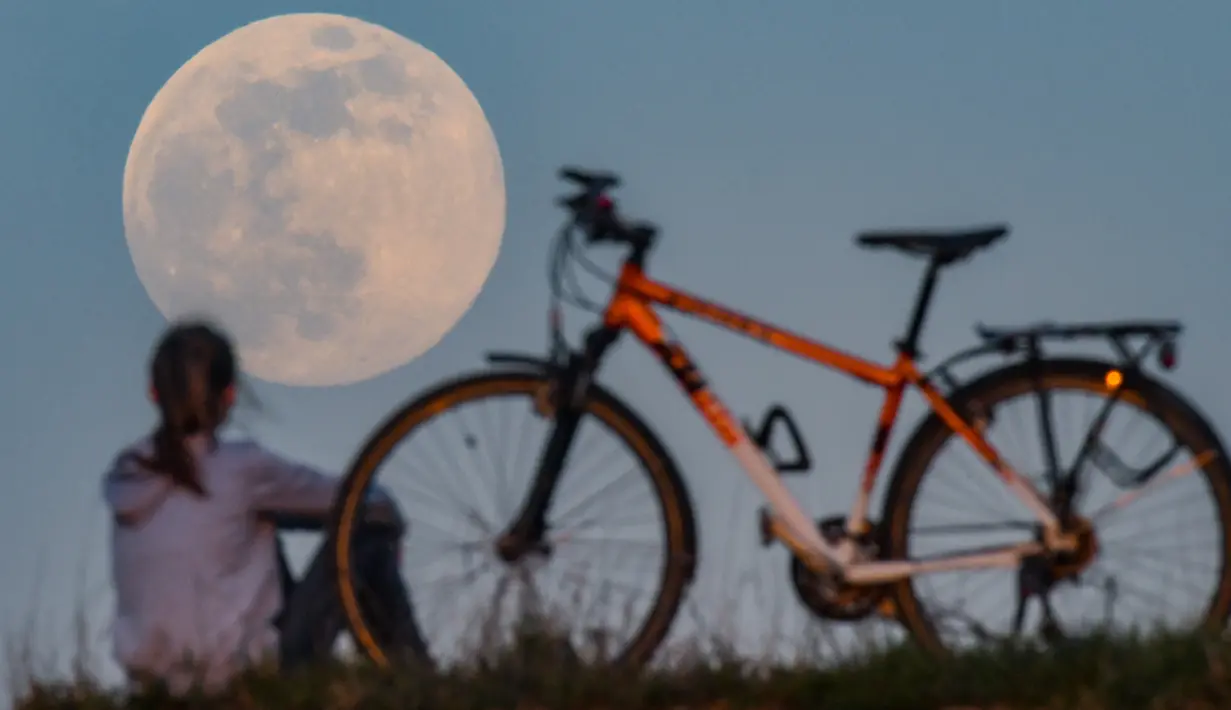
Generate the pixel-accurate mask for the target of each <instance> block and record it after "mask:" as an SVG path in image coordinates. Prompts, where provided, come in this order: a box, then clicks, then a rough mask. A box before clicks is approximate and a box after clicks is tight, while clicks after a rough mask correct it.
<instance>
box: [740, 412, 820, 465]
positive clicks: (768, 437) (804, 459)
mask: <svg viewBox="0 0 1231 710" xmlns="http://www.w3.org/2000/svg"><path fill="white" fill-rule="evenodd" d="M779 424H782V425H784V426H785V427H786V432H787V435H788V436H789V437H790V439H791V444H792V447H793V448H794V449H795V457H794V458H793V459H791V460H784V459H783V458H781V457H779V456H778V454H776V453H775V452H774V450H773V448H771V446H770V444H771V443H772V440H773V435H774V428H775V427H776V426H777V425H779ZM743 425H744V430H745V431H746V432H748V436H749V438H751V439H752V440H753V441H754V442H756V445H757V446H758V447H760V448H761V450H762V451H764V452H765V455H766V456H767V457H769V460H770V463H772V464H773V465H774V468H776V469H777V470H778V473H807V472H808V471H809V470H811V468H812V457H811V456H809V455H808V447H807V446H806V445H805V444H804V440H803V437H802V436H801V435H800V433H799V426H798V425H797V424H796V423H795V417H793V416H791V413H790V412H789V411H788V410H787V408H786V407H785V406H783V405H781V404H774V405H772V406H770V407H769V409H767V410H765V414H764V415H763V416H762V417H761V426H760V427H758V428H756V429H753V428H752V425H751V424H750V423H749V422H748V420H747V419H745V420H744V422H743Z"/></svg>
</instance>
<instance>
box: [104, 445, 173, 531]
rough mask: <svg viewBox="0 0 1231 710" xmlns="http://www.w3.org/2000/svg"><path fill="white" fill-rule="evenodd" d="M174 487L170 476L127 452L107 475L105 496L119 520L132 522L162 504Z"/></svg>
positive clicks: (105, 477) (116, 518)
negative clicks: (143, 465)
mask: <svg viewBox="0 0 1231 710" xmlns="http://www.w3.org/2000/svg"><path fill="white" fill-rule="evenodd" d="M172 487H173V486H172V484H171V479H170V478H168V477H166V476H160V475H158V474H156V473H153V472H151V471H147V470H145V469H144V468H142V467H141V466H140V465H139V464H138V462H137V459H136V457H135V456H134V455H132V454H131V453H129V452H125V453H124V454H121V455H120V456H118V457H117V458H116V460H115V461H114V462H112V465H111V468H110V469H108V471H107V473H106V475H105V476H104V477H103V486H102V489H103V499H104V500H105V501H106V502H107V506H108V507H109V508H111V513H112V515H113V516H114V517H115V521H116V522H117V523H119V524H121V525H130V524H133V523H136V522H138V521H139V520H140V519H141V517H142V516H143V515H145V513H147V512H149V511H150V510H152V509H154V508H156V507H158V505H159V504H160V503H162V501H163V499H164V498H166V496H167V494H168V493H170V492H171V489H172Z"/></svg>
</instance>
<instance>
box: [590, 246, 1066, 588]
mask: <svg viewBox="0 0 1231 710" xmlns="http://www.w3.org/2000/svg"><path fill="white" fill-rule="evenodd" d="M655 305H661V306H664V307H667V308H670V309H672V310H674V311H677V312H680V313H683V314H685V315H689V316H693V317H696V318H700V319H701V320H705V321H708V322H710V323H712V324H715V325H717V326H719V327H721V328H724V329H726V330H731V331H735V332H737V333H741V334H743V335H745V336H747V337H749V338H753V339H755V340H758V341H760V342H762V343H764V344H766V345H769V346H771V347H773V348H776V349H778V350H782V351H785V352H788V353H790V354H792V355H795V356H797V357H800V358H803V359H805V360H808V361H811V362H813V363H816V364H818V365H822V366H824V367H827V368H829V369H833V370H838V371H840V372H843V373H846V374H847V375H849V376H851V377H854V378H856V379H859V380H862V381H863V382H866V383H869V384H873V385H876V386H878V387H880V388H882V389H883V390H884V391H885V399H884V403H883V404H882V406H881V409H880V416H879V420H878V422H877V425H876V430H875V433H874V435H873V437H872V444H871V448H870V451H869V453H868V457H867V461H866V464H865V466H864V470H863V476H862V479H861V482H860V486H859V490H858V495H857V497H856V500H855V502H854V504H853V506H852V510H851V512H850V516H849V517H848V519H847V520H848V522H847V525H848V530H849V531H850V532H853V533H858V532H862V531H864V530H866V528H867V510H868V502H869V497H870V495H871V492H872V489H873V487H874V486H875V483H876V480H877V477H878V474H879V471H880V468H881V464H882V460H883V459H884V454H885V449H886V447H887V445H888V442H889V438H890V435H891V433H892V431H893V426H894V423H895V422H896V420H897V417H898V412H899V408H900V406H901V403H902V397H903V395H904V394H905V391H906V389H907V388H908V387H911V386H913V387H916V388H918V389H919V391H920V392H922V394H923V397H924V398H925V399H926V400H927V402H928V405H929V406H930V407H931V408H932V410H933V411H934V412H936V414H937V416H939V417H940V418H941V419H942V420H943V421H944V422H945V424H947V425H948V426H949V427H950V428H951V429H952V430H953V431H954V432H955V433H957V434H958V436H960V437H961V438H962V439H963V440H964V441H965V442H966V443H967V444H969V445H970V447H971V448H973V449H974V450H975V452H977V453H978V454H979V456H980V457H982V459H983V460H984V461H986V462H987V463H988V464H989V465H990V466H991V467H992V468H993V469H994V470H995V471H996V472H997V474H998V475H999V476H1000V478H1001V479H1002V480H1003V482H1004V483H1005V484H1006V485H1007V486H1008V487H1009V488H1010V490H1012V491H1013V492H1014V493H1015V494H1016V495H1017V496H1018V497H1019V498H1021V500H1022V501H1023V502H1024V503H1025V504H1026V505H1027V506H1029V508H1030V509H1031V510H1032V511H1033V512H1034V514H1035V515H1036V517H1037V518H1038V520H1039V521H1040V522H1041V523H1042V525H1043V526H1044V528H1045V529H1046V530H1047V531H1048V532H1049V533H1052V534H1054V533H1055V532H1057V531H1058V530H1059V521H1058V520H1057V519H1056V517H1055V515H1054V514H1053V513H1052V512H1051V510H1050V509H1049V507H1048V506H1047V504H1046V503H1045V502H1044V501H1043V499H1042V498H1041V497H1040V495H1039V494H1038V492H1037V491H1036V490H1035V489H1034V487H1033V486H1031V485H1030V482H1029V481H1028V480H1026V479H1025V478H1023V477H1022V476H1020V475H1019V474H1018V473H1017V472H1015V471H1014V470H1013V469H1012V468H1011V467H1009V466H1008V464H1006V463H1005V462H1004V460H1003V459H1002V458H1001V457H1000V455H999V454H998V453H997V451H996V449H995V448H993V447H992V445H991V444H990V443H989V442H988V441H987V440H986V439H985V438H984V437H983V435H982V434H981V433H980V432H979V431H977V430H976V429H975V428H973V427H972V426H971V425H970V424H968V423H967V422H966V421H965V419H964V418H963V417H962V416H961V415H960V414H958V413H957V411H955V410H954V409H953V407H952V406H951V405H950V404H949V403H948V401H946V399H945V397H944V395H942V394H941V393H940V391H939V390H937V389H936V387H935V386H933V385H932V384H931V383H930V382H929V381H928V380H927V379H926V378H925V377H924V376H923V375H922V374H921V373H920V372H919V370H918V369H917V368H916V365H915V358H914V356H913V355H912V354H911V352H909V350H907V349H899V352H898V356H897V359H896V360H895V361H894V363H893V364H892V365H891V366H888V367H886V366H883V365H879V364H876V363H874V362H871V361H868V360H865V359H863V358H860V357H858V356H855V355H851V354H849V353H845V352H842V351H841V350H838V349H836V348H833V347H830V346H828V345H825V344H823V343H820V342H817V341H815V340H812V339H809V338H806V337H804V336H802V335H799V334H796V333H793V332H791V331H788V330H786V329H783V328H780V327H778V326H774V325H771V324H769V323H766V322H764V321H762V320H759V319H757V318H753V317H751V316H748V315H744V314H742V313H738V312H736V311H734V310H732V309H729V308H726V307H725V306H721V305H718V304H716V303H713V302H711V301H707V300H705V299H702V298H699V297H697V296H694V295H691V294H689V293H686V292H684V291H682V290H680V289H677V288H675V287H673V286H669V285H666V284H664V283H661V282H659V281H655V280H652V279H650V278H648V277H647V276H646V275H645V273H644V272H643V270H642V269H641V268H640V267H639V266H637V265H635V264H631V263H626V264H625V265H624V266H623V268H622V270H621V272H620V275H619V279H618V281H617V283H616V288H615V291H614V292H613V294H612V297H611V300H610V301H609V303H608V305H607V308H606V311H605V313H604V316H603V320H604V325H605V326H607V327H608V328H612V329H616V330H628V331H631V332H632V333H633V334H634V335H636V337H637V338H638V339H639V340H640V341H641V342H642V343H644V344H645V345H646V346H647V347H649V348H650V349H651V350H653V351H654V353H655V354H656V355H657V356H658V357H659V358H660V359H661V360H662V362H663V364H664V365H665V366H666V367H667V368H668V370H670V371H671V373H672V374H673V375H674V376H675V379H676V380H677V382H678V383H679V384H680V386H681V387H682V388H683V390H684V392H685V393H686V394H687V395H688V397H689V398H690V399H691V400H692V402H693V404H694V406H695V407H696V409H697V411H698V412H700V413H701V415H702V416H703V417H704V418H705V420H706V422H708V423H709V425H710V427H711V428H712V429H713V431H714V432H715V434H717V436H718V438H719V439H720V440H721V441H722V443H723V444H724V445H725V446H726V447H727V448H728V449H730V450H731V451H732V453H733V454H734V455H735V456H736V458H737V460H738V461H739V462H740V464H741V466H742V467H743V468H744V469H745V471H746V472H747V473H748V475H749V477H750V478H751V479H752V480H753V483H755V484H756V485H757V486H758V487H759V488H760V489H761V491H762V492H763V493H764V494H765V496H766V498H767V500H768V501H769V503H770V505H771V507H772V508H773V510H774V512H775V513H776V518H775V520H774V521H773V522H775V523H776V525H777V527H778V529H779V530H780V531H781V532H782V533H783V534H782V535H780V537H782V538H783V541H784V542H786V543H787V544H788V545H789V546H791V547H792V548H793V549H795V551H796V552H797V553H800V554H801V555H803V556H804V559H805V560H809V561H810V562H811V563H812V564H815V565H816V566H818V567H828V566H830V565H832V564H837V565H838V566H839V567H842V568H846V567H847V566H848V565H850V563H851V560H852V554H853V553H852V548H851V547H850V545H849V543H844V544H841V545H838V546H834V545H831V544H829V543H827V542H826V541H825V540H824V539H823V538H822V537H821V536H820V535H819V533H818V532H817V530H816V528H815V525H814V524H813V523H812V522H811V521H810V520H809V519H808V518H807V517H806V516H805V515H804V513H803V511H802V510H800V508H799V506H798V504H797V503H796V502H795V500H794V498H793V497H792V496H791V495H790V493H789V492H788V491H787V490H786V488H785V486H783V485H782V483H781V482H780V480H779V479H778V476H777V472H776V471H775V470H774V468H773V465H772V464H771V463H770V462H769V460H768V458H767V457H766V455H765V453H764V452H763V451H761V450H760V449H759V448H758V447H757V446H756V445H755V444H754V443H753V442H752V441H751V439H750V438H749V436H748V435H747V434H746V432H745V431H744V429H743V426H742V425H741V424H740V423H739V422H738V421H737V420H736V419H735V417H734V416H732V415H731V413H730V412H729V410H728V409H727V408H726V407H725V406H724V405H723V403H722V402H721V401H720V400H719V399H718V397H717V396H716V395H715V394H714V393H713V392H712V391H711V389H710V387H709V385H708V384H707V382H706V381H705V379H704V377H702V375H701V373H700V371H699V370H698V369H697V367H696V365H695V364H694V363H693V361H692V358H691V357H690V356H689V355H688V353H687V352H686V351H685V350H684V348H683V347H682V345H681V344H680V343H678V342H676V341H674V340H669V339H668V338H667V337H666V336H665V335H664V332H663V327H662V321H661V319H660V318H659V315H658V314H657V313H656V312H655V310H654V308H653V307H654V306H655ZM1014 559H1016V556H1014ZM996 560H999V561H1004V558H1003V555H1002V556H1001V557H997V558H996ZM989 561H990V560H989V559H988V557H987V555H982V556H980V555H978V554H975V555H971V556H968V560H967V563H961V564H947V565H946V566H945V567H944V568H954V567H958V566H961V567H966V566H971V567H974V566H981V565H986V564H988V563H989ZM951 562H956V561H951ZM878 565H879V566H885V567H886V569H885V570H882V571H881V572H876V573H873V572H869V574H868V575H867V577H868V578H869V580H871V579H872V578H876V579H880V578H882V577H890V576H893V577H897V576H902V574H909V573H913V572H914V571H918V570H915V569H914V568H912V571H911V572H905V573H904V572H902V570H904V569H905V568H903V567H902V565H914V566H921V565H925V563H864V564H863V565H860V566H878ZM925 566H927V567H929V568H932V567H935V566H934V565H925ZM888 567H893V570H892V571H891V570H889V569H888ZM860 576H863V575H860ZM852 581H853V580H852Z"/></svg>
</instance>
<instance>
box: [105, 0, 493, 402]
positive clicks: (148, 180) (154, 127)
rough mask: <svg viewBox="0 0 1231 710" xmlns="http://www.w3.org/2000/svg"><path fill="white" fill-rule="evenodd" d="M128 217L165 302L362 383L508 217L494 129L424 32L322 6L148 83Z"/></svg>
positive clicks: (436, 332)
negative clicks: (404, 31)
mask: <svg viewBox="0 0 1231 710" xmlns="http://www.w3.org/2000/svg"><path fill="white" fill-rule="evenodd" d="M123 203H124V231H125V236H126V238H127V241H128V247H129V251H130V253H131V255H132V261H133V265H134V267H135V269H136V273H137V276H138V278H139V279H140V280H141V282H142V284H143V285H144V286H145V290H146V292H147V293H148V294H149V297H150V299H151V300H152V301H153V303H154V305H155V306H156V307H157V308H158V310H159V311H161V312H162V313H163V315H164V316H166V317H168V318H178V317H181V316H189V315H206V316H210V317H212V318H215V319H216V320H217V321H218V322H219V323H220V324H222V325H223V326H225V327H226V328H227V329H228V330H229V331H230V333H231V335H232V337H233V338H234V339H235V342H236V344H237V347H238V349H239V354H240V358H241V361H242V363H243V366H244V369H245V371H246V372H248V373H249V374H250V375H254V376H256V377H259V378H261V379H264V380H268V381H273V382H280V383H283V384H288V385H299V386H329V385H340V384H349V383H353V382H358V381H361V380H365V379H369V378H372V377H375V376H377V375H380V374H383V373H385V372H388V371H389V370H392V369H394V368H396V367H399V366H401V365H404V364H406V363H407V362H409V361H411V360H413V359H414V358H416V357H418V356H419V355H421V354H422V353H423V352H425V351H426V350H428V349H429V348H431V347H432V346H434V345H435V344H437V343H438V342H439V341H440V340H441V338H443V337H444V336H445V334H446V333H448V332H449V330H451V329H452V328H453V327H454V326H455V325H456V324H457V322H458V320H460V319H461V317H462V316H463V315H464V314H465V312H466V311H467V310H468V309H469V308H470V306H471V304H472V303H473V302H474V300H475V298H476V297H477V296H478V294H479V291H480V290H481V289H482V287H483V284H484V282H485V281H486V280H487V276H488V274H489V272H490V271H491V268H492V266H493V264H494V263H495V260H496V257H497V254H498V252H499V250H500V241H501V237H502V236H503V233H504V226H505V189H504V172H503V167H502V164H501V160H500V152H499V149H498V148H497V145H496V139H495V137H494V136H493V134H492V130H491V127H490V126H489V125H488V122H487V119H486V116H485V115H484V113H483V110H482V108H480V106H479V103H478V101H477V100H476V99H475V97H474V96H473V95H472V94H471V92H470V90H469V89H468V88H467V86H466V84H465V82H463V81H462V79H461V78H460V77H459V76H458V75H457V74H456V73H454V71H453V70H452V69H450V68H449V66H448V65H447V64H445V63H444V61H442V60H441V59H440V58H439V57H437V56H436V55H435V54H433V53H432V52H431V51H429V50H427V49H425V48H424V47H422V46H420V45H418V44H416V43H414V42H412V41H410V40H408V39H406V38H404V37H402V36H400V35H398V34H395V33H394V32H392V31H390V30H388V29H385V28H384V27H381V26H379V25H375V24H371V23H369V22H364V21H361V20H357V19H354V18H350V17H345V16H341V15H332V14H316V13H311V14H292V15H280V16H277V17H272V18H269V19H265V20H261V21H258V22H254V23H252V24H249V25H246V26H244V27H241V28H239V29H237V30H235V31H234V32H231V33H230V34H228V35H226V36H224V37H222V38H221V39H219V40H217V41H216V42H214V43H213V44H211V45H209V46H208V47H206V48H205V49H203V50H201V51H200V52H198V53H197V54H196V55H195V56H193V57H192V58H191V59H189V60H188V61H187V62H186V63H185V64H184V65H183V66H182V67H180V69H179V70H178V71H176V72H175V74H174V75H172V76H171V78H170V79H169V80H167V82H166V84H165V85H164V86H163V87H162V89H160V90H159V91H158V93H157V95H155V97H154V99H153V101H152V102H151V103H150V105H149V107H148V108H147V109H146V110H145V114H144V115H143V116H142V118H141V122H140V124H139V125H138V127H137V131H136V134H135V136H134V138H133V142H132V147H131V148H130V149H129V153H128V161H127V163H126V165H125V168H124V194H123Z"/></svg>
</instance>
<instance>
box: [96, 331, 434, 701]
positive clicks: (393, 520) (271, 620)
mask: <svg viewBox="0 0 1231 710" xmlns="http://www.w3.org/2000/svg"><path fill="white" fill-rule="evenodd" d="M236 374H237V362H236V357H235V354H234V350H233V348H232V347H231V343H230V341H229V339H228V338H227V337H226V336H225V335H224V334H222V333H221V332H219V331H218V330H217V329H215V328H214V327H212V326H210V325H207V324H204V323H186V324H179V325H174V326H173V327H172V328H170V329H169V330H168V331H167V332H166V334H165V335H164V336H163V337H162V339H161V341H160V342H159V343H158V346H157V348H156V349H155V351H154V355H153V359H152V361H151V363H150V398H151V399H152V400H153V402H154V403H155V404H156V405H157V407H158V411H159V413H160V415H161V416H160V421H159V423H158V426H157V428H156V429H155V430H154V432H153V433H152V434H150V435H149V436H147V437H145V438H143V439H141V440H140V441H138V442H136V443H134V444H132V445H131V446H129V447H127V448H125V449H124V450H123V451H121V452H120V454H119V455H118V456H117V457H116V459H115V461H114V463H113V464H112V466H111V469H110V470H109V471H108V472H107V474H106V477H105V480H104V484H103V494H104V498H105V499H106V502H107V505H108V506H109V507H110V509H111V512H112V513H113V526H112V532H113V534H112V541H111V552H112V575H113V579H114V583H115V589H116V595H117V598H116V605H117V609H116V612H117V614H116V617H117V618H116V620H115V625H114V631H113V650H114V653H115V656H116V658H117V660H118V661H119V663H120V665H121V666H122V667H123V668H124V669H125V671H126V672H127V673H128V676H129V678H130V679H131V680H155V679H162V680H164V681H166V683H167V684H168V686H169V687H170V689H171V690H172V691H173V692H183V691H185V690H187V689H188V688H189V687H191V686H192V685H193V684H194V683H200V684H201V685H202V686H203V687H204V688H205V689H206V690H216V689H219V688H221V687H222V686H224V685H225V684H226V682H227V681H228V680H229V679H230V678H231V677H233V675H234V674H235V673H237V672H239V671H242V670H243V669H244V668H246V667H248V666H250V665H252V664H256V663H259V662H262V661H267V660H278V661H280V662H281V664H282V665H283V666H284V667H285V666H287V665H293V664H297V663H304V662H307V661H310V660H312V659H314V658H317V657H319V656H320V655H321V654H328V653H329V652H330V651H331V650H332V646H333V642H334V640H335V639H336V637H337V635H338V633H339V632H340V631H341V630H342V628H343V626H344V619H343V615H342V611H341V608H340V606H339V604H338V601H337V597H336V592H335V587H334V581H333V558H332V554H331V551H330V549H329V548H328V546H323V547H322V549H321V550H320V551H319V552H318V553H317V556H316V559H315V560H313V562H312V563H311V565H310V567H309V570H308V572H307V573H306V574H305V575H304V579H303V580H302V581H300V582H299V583H297V584H296V583H295V582H294V581H293V580H292V579H291V578H290V575H289V572H288V571H287V568H286V565H285V560H283V558H282V555H281V547H280V545H279V540H278V536H277V532H278V531H277V526H276V523H275V520H274V519H275V518H277V517H279V516H290V517H292V518H294V519H296V521H297V523H298V527H301V528H302V527H304V526H305V525H307V526H312V525H323V523H324V520H325V517H326V516H327V514H328V512H329V510H330V507H331V505H332V504H333V501H334V495H335V492H336V490H337V488H338V484H339V479H337V478H334V477H330V476H326V475H323V474H321V473H319V472H317V471H315V470H313V469H311V468H309V467H307V466H304V465H302V464H298V463H294V462H292V461H288V460H286V459H284V458H282V457H280V456H278V455H276V454H274V453H272V452H270V451H268V450H266V449H264V448H262V447H261V446H260V445H259V444H257V443H255V442H252V441H223V440H221V439H220V438H219V437H218V435H217V430H218V429H219V427H220V426H222V424H223V423H224V422H225V421H226V419H227V416H228V414H229V412H230V410H231V407H232V406H233V404H234V402H235V387H236ZM369 502H370V504H369V505H368V506H366V507H367V510H368V520H369V522H370V525H369V527H368V528H365V530H364V531H363V532H362V534H361V535H359V536H357V539H358V542H357V545H356V550H355V560H356V569H357V570H358V574H359V575H360V576H361V577H362V578H363V580H364V582H365V583H366V584H365V587H366V588H367V589H369V590H370V591H371V592H372V594H373V596H372V598H371V599H368V600H366V603H367V604H368V605H369V606H370V605H371V604H373V603H376V604H379V605H380V606H381V610H380V612H379V613H380V617H379V618H381V619H382V620H387V621H388V622H389V623H388V624H387V626H388V627H389V628H382V629H381V630H382V631H384V632H386V633H389V634H390V635H391V636H390V637H391V638H392V639H394V640H397V639H402V638H406V635H405V627H402V628H399V627H398V624H406V623H413V622H411V621H410V606H409V604H410V602H409V598H408V597H407V594H406V590H405V588H404V587H403V585H402V582H401V577H400V575H399V574H398V570H397V559H396V555H395V550H396V545H397V544H398V536H400V535H401V532H402V527H403V524H402V521H401V516H400V515H399V513H398V510H397V507H396V506H395V505H394V503H393V501H392V499H391V498H390V497H389V496H388V495H387V494H386V493H385V492H384V491H381V490H376V492H375V494H374V495H373V496H372V497H371V499H370V501H369ZM373 618H375V617H373Z"/></svg>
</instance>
